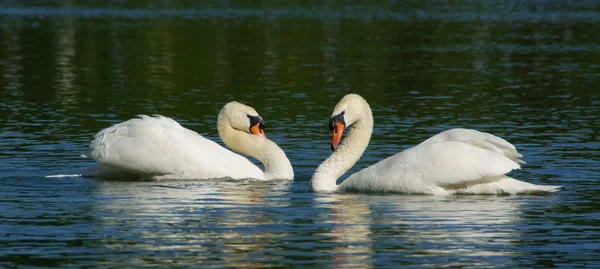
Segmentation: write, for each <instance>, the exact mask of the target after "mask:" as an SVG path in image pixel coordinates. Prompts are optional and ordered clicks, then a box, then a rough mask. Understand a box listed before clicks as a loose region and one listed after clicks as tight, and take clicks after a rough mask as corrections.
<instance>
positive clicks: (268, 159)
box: [218, 124, 294, 179]
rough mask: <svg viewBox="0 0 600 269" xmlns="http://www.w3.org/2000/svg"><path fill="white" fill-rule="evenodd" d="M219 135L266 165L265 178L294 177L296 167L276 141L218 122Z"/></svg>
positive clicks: (231, 147) (226, 142)
mask: <svg viewBox="0 0 600 269" xmlns="http://www.w3.org/2000/svg"><path fill="white" fill-rule="evenodd" d="M218 129H219V136H220V137H221V140H223V143H225V145H226V146H227V147H229V148H230V149H232V150H234V151H236V152H239V153H242V154H245V155H249V156H251V157H253V158H255V159H257V160H259V161H260V162H261V163H262V164H263V165H264V166H265V171H264V173H265V179H293V178H294V169H293V168H292V164H291V163H290V160H289V159H288V158H287V156H286V155H285V152H284V151H283V150H282V149H281V148H280V147H279V146H277V144H275V142H273V141H271V140H269V139H265V138H263V137H260V136H257V135H252V134H248V133H245V132H241V131H238V130H234V129H233V128H231V127H230V126H223V125H221V124H218Z"/></svg>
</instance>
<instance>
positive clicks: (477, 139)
mask: <svg viewBox="0 0 600 269" xmlns="http://www.w3.org/2000/svg"><path fill="white" fill-rule="evenodd" d="M443 141H456V142H462V143H467V144H470V145H473V146H476V147H480V148H483V149H489V150H493V151H495V152H497V153H500V154H502V155H504V156H506V157H508V158H509V159H511V160H513V161H515V162H517V163H522V164H524V163H525V162H524V161H523V160H521V159H520V158H522V157H523V155H521V154H520V153H519V152H518V151H517V149H516V148H515V146H514V145H513V144H511V143H509V142H508V141H506V140H504V139H502V138H500V137H497V136H495V135H492V134H488V133H483V132H480V131H477V130H473V129H463V128H455V129H450V130H447V131H444V132H441V133H439V134H437V135H435V136H432V137H431V138H429V139H427V140H425V141H423V143H433V142H443ZM423 143H421V144H423Z"/></svg>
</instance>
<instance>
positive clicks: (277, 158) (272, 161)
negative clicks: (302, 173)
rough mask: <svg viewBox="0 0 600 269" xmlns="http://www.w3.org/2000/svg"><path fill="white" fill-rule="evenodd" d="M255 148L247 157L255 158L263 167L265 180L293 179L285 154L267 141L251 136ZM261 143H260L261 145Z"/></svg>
mask: <svg viewBox="0 0 600 269" xmlns="http://www.w3.org/2000/svg"><path fill="white" fill-rule="evenodd" d="M252 138H253V139H254V140H260V141H259V142H255V143H256V144H255V145H256V148H255V149H252V150H251V151H252V152H253V153H252V154H251V153H248V155H250V156H252V157H254V158H256V159H257V160H259V161H260V162H261V163H263V165H264V166H265V179H293V178H294V169H293V168H292V164H291V163H290V160H289V159H288V158H287V156H286V155H285V152H284V151H283V150H282V149H281V148H280V147H279V146H277V144H276V143H275V142H273V141H271V140H269V139H264V138H261V137H259V136H255V135H253V137H252ZM261 142H262V143H261Z"/></svg>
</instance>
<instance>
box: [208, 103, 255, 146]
mask: <svg viewBox="0 0 600 269" xmlns="http://www.w3.org/2000/svg"><path fill="white" fill-rule="evenodd" d="M218 120H219V121H223V123H224V124H226V125H229V127H231V128H232V129H234V130H237V131H241V132H246V133H249V134H253V135H258V136H260V137H263V138H267V136H266V135H265V131H264V128H265V122H264V121H263V119H262V118H261V117H260V116H259V115H258V112H256V110H254V108H252V107H250V106H247V105H244V104H242V103H239V102H236V101H233V102H229V103H227V104H226V105H225V106H224V107H223V108H222V109H221V112H219V119H218Z"/></svg>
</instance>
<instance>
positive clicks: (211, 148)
mask: <svg viewBox="0 0 600 269" xmlns="http://www.w3.org/2000/svg"><path fill="white" fill-rule="evenodd" d="M264 127H265V124H264V122H263V119H262V118H261V117H260V116H259V115H258V113H257V112H256V111H255V110H254V109H253V108H252V107H250V106H247V105H244V104H242V103H238V102H235V101H233V102H230V103H227V104H226V105H225V106H224V107H223V108H222V109H221V111H220V112H219V116H218V118H217V129H218V131H219V136H220V137H221V140H223V142H224V143H225V145H226V146H227V147H229V148H230V149H232V150H234V151H236V152H240V153H243V154H247V155H249V156H252V157H254V158H256V159H258V160H259V161H260V162H262V163H263V164H264V167H265V169H264V171H262V170H261V169H260V168H259V167H257V166H256V165H254V164H253V163H252V162H250V161H249V160H248V159H247V158H245V157H243V156H241V155H239V154H237V153H234V152H232V151H230V150H229V149H227V148H224V147H222V146H220V145H219V144H217V143H215V142H213V141H211V140H209V139H207V138H205V137H203V136H202V135H200V134H198V133H196V132H194V131H192V130H189V129H187V128H184V127H183V126H181V125H180V124H179V123H177V122H176V121H175V120H173V119H171V118H168V117H164V116H160V115H155V116H153V117H151V116H146V115H141V116H138V117H137V118H133V119H130V120H128V121H125V122H122V123H118V124H115V125H113V126H111V127H108V128H106V129H104V130H102V131H100V132H98V133H97V134H96V135H95V136H94V140H93V141H92V142H91V145H90V149H91V150H90V151H89V152H87V153H85V154H84V157H88V158H93V159H94V160H95V161H96V162H97V165H96V166H95V167H92V168H89V169H87V170H86V171H84V172H83V174H82V175H83V176H100V177H123V176H128V177H136V178H150V179H215V178H233V179H242V178H254V179H259V180H272V179H287V180H292V179H293V178H294V170H293V169H292V165H291V164H290V161H289V160H288V158H287V156H286V155H285V152H284V151H283V150H282V149H281V148H279V146H277V144H275V143H274V142H273V141H271V140H269V139H267V137H266V135H265V133H264V131H263V129H264Z"/></svg>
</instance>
